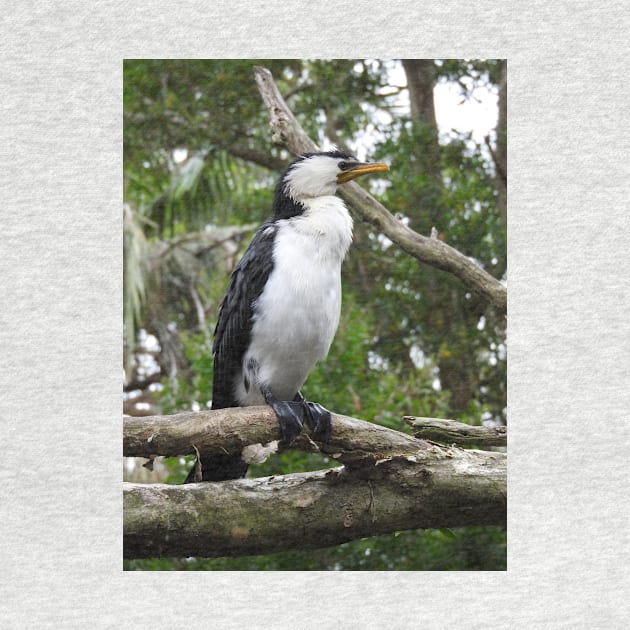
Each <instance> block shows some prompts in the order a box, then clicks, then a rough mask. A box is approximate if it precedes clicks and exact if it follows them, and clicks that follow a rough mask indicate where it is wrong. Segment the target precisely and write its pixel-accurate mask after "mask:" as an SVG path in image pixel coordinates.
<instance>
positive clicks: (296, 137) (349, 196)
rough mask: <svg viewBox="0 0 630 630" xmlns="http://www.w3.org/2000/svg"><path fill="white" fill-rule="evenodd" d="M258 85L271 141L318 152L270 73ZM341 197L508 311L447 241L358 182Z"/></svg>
mask: <svg viewBox="0 0 630 630" xmlns="http://www.w3.org/2000/svg"><path fill="white" fill-rule="evenodd" d="M254 70H255V77H256V84H257V85H258V90H259V91H260V94H261V97H262V99H263V101H264V103H265V105H266V106H267V109H268V111H269V116H270V121H271V129H272V140H273V142H275V143H276V144H281V145H284V146H286V147H287V148H288V149H289V151H291V152H292V153H293V154H295V155H299V154H301V153H306V152H309V151H317V145H316V144H315V143H314V142H313V141H312V140H311V139H310V138H309V137H308V135H307V134H306V132H305V131H304V129H302V126H301V125H300V123H299V122H298V121H297V119H296V118H295V116H294V115H293V112H292V111H291V110H290V109H289V107H288V105H287V104H286V102H285V100H284V99H283V98H282V95H281V94H280V91H279V90H278V87H277V86H276V84H275V82H274V80H273V77H272V76H271V72H269V70H267V69H266V68H262V67H260V66H256V67H255V69H254ZM340 195H341V197H342V198H343V199H344V200H346V201H347V202H348V203H350V204H351V205H352V207H353V208H354V209H355V210H356V211H357V212H358V213H359V214H360V215H361V216H362V217H363V218H364V219H365V220H367V221H369V222H370V223H371V224H372V225H374V226H375V227H376V228H378V229H379V230H380V231H381V232H383V234H385V235H386V236H387V237H388V238H390V239H391V240H392V241H393V242H395V243H397V244H398V245H399V246H400V247H401V248H402V249H403V250H404V251H406V252H407V253H408V254H411V255H412V256H414V257H415V258H417V259H418V260H420V261H421V262H423V263H426V264H428V265H431V266H433V267H436V268H438V269H442V270H443V271H447V272H449V273H452V274H453V275H455V276H457V277H458V278H459V279H460V280H462V281H463V282H464V284H465V285H466V286H467V287H468V288H469V289H470V290H471V291H474V292H475V293H478V294H479V295H481V296H482V297H484V298H485V299H486V300H488V301H489V302H490V303H491V304H493V305H494V306H495V307H496V308H498V309H500V310H501V311H502V312H504V313H505V312H506V310H507V289H506V288H505V286H503V285H502V284H501V283H500V282H499V281H498V280H497V279H496V278H494V277H493V276H491V275H490V274H489V273H487V272H486V271H485V270H484V269H482V268H481V267H480V266H479V265H477V264H476V263H475V262H474V261H473V260H471V259H470V258H468V257H467V256H465V255H464V254H462V253H461V252H459V251H457V250H456V249H454V248H453V247H451V246H450V245H447V244H446V243H445V242H444V241H440V240H437V239H431V238H429V237H426V236H422V235H421V234H418V233H417V232H414V231H413V230H412V229H411V228H409V227H408V226H406V225H404V224H403V223H402V222H401V221H399V220H398V219H396V218H395V217H394V216H393V215H392V214H391V213H390V212H389V211H388V210H387V209H386V208H385V207H384V206H383V205H382V204H380V203H379V202H378V201H377V200H376V199H374V197H372V196H371V195H370V194H369V193H367V192H366V191H365V190H364V189H363V188H361V187H360V186H359V185H358V184H357V183H355V182H349V183H347V184H344V186H343V188H342V189H340Z"/></svg>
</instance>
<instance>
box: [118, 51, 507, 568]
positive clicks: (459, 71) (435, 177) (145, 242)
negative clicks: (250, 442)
mask: <svg viewBox="0 0 630 630" xmlns="http://www.w3.org/2000/svg"><path fill="white" fill-rule="evenodd" d="M256 64H259V65H263V66H265V67H267V68H269V69H270V70H271V72H272V73H273V75H274V78H275V79H276V81H277V83H278V85H279V88H280V90H281V92H282V93H283V94H284V95H285V97H286V100H287V102H288V104H289V106H290V107H291V108H292V109H293V111H294V112H295V114H296V116H297V117H298V119H299V121H300V122H301V124H302V125H303V126H304V128H305V129H306V130H307V132H308V133H309V134H310V135H311V137H313V139H315V141H316V142H318V143H320V144H323V143H324V142H326V141H330V140H332V141H333V142H336V143H340V144H342V145H344V144H345V145H347V146H349V148H350V149H354V150H355V151H357V152H358V153H361V152H363V155H362V157H365V158H366V159H374V160H379V161H386V162H388V163H389V164H390V166H391V171H390V172H388V173H387V176H386V177H383V178H378V179H377V178H375V177H374V178H372V179H371V180H368V181H366V182H362V183H364V184H365V185H369V184H370V183H372V185H373V191H374V193H375V194H377V196H378V197H379V198H380V200H381V201H382V203H384V205H385V206H386V207H388V209H389V210H390V211H391V212H393V213H395V214H396V215H397V216H399V217H400V218H401V220H404V221H407V222H408V223H409V225H410V226H411V227H412V228H413V229H414V230H416V231H418V232H420V233H422V234H427V235H428V234H429V233H430V232H431V230H432V228H435V229H436V230H437V232H438V234H439V237H440V238H442V239H444V240H446V241H447V242H448V243H449V244H450V245H452V246H454V247H456V248H457V249H459V250H460V251H461V252H462V253H464V254H465V255H467V256H470V257H473V258H474V259H475V260H477V261H478V262H479V264H480V265H482V266H483V267H484V268H485V269H486V270H487V271H489V272H490V273H491V274H493V275H495V277H497V278H501V277H503V276H504V274H505V273H506V269H507V263H506V253H507V239H506V232H505V225H504V224H503V223H502V219H501V213H500V212H499V209H498V201H497V190H496V185H495V181H494V168H493V164H492V159H491V157H490V155H489V152H488V151H487V149H486V147H485V146H482V145H479V144H477V143H475V142H474V141H473V140H472V138H471V136H470V134H468V133H458V132H451V133H449V134H447V135H444V136H440V137H439V144H438V134H437V130H436V128H435V126H434V125H432V124H431V123H430V121H429V122H428V123H427V121H419V120H414V119H413V118H412V117H411V116H410V113H409V108H408V107H407V106H403V105H402V104H401V103H403V101H401V100H400V96H401V95H402V94H404V93H405V92H406V89H405V88H404V87H401V86H399V85H394V84H393V81H392V71H393V70H395V69H396V68H398V67H399V63H398V62H396V61H391V60H390V61H387V60H385V61H380V60H366V59H363V60H258V61H256V60H241V59H236V60H127V61H125V64H124V121H125V128H124V157H125V200H126V202H127V204H128V206H129V208H130V209H131V211H132V213H131V214H130V216H129V217H127V216H126V221H125V320H126V330H127V324H128V323H129V322H130V321H131V322H133V323H134V324H135V325H137V326H144V327H145V328H147V329H148V330H149V331H150V332H153V333H154V334H157V335H158V337H160V342H161V343H162V346H163V353H164V352H166V349H167V348H172V347H174V346H178V347H180V354H181V357H180V359H178V362H177V366H178V372H177V378H175V377H173V375H172V374H171V373H170V372H168V374H169V375H170V376H171V378H166V379H165V380H164V386H165V387H164V390H163V392H162V394H161V396H160V403H161V405H162V410H163V412H164V413H173V412H176V411H178V410H182V409H190V408H196V406H197V405H199V407H200V408H203V407H205V406H206V405H207V404H208V402H209V401H210V400H211V397H212V360H211V340H210V338H211V334H210V333H211V331H212V328H213V325H214V319H215V318H216V314H217V310H218V304H219V301H220V298H221V296H222V294H223V292H224V290H225V287H226V286H227V278H228V274H229V272H230V270H231V268H232V266H233V264H234V261H235V260H236V259H237V258H238V254H239V252H242V251H243V249H244V247H246V245H247V242H248V237H243V236H233V235H232V234H230V235H228V234H227V233H226V236H225V238H224V239H219V240H218V241H217V242H218V243H229V247H227V248H226V249H224V248H223V247H222V246H220V245H217V244H214V245H208V247H206V248H203V247H201V248H198V249H196V250H194V251H192V250H190V251H188V252H186V247H187V245H186V243H185V240H186V239H187V238H188V236H189V235H191V234H192V232H193V231H195V230H197V231H199V233H203V231H204V230H205V228H206V226H207V225H214V226H224V227H225V228H227V226H238V225H244V224H246V223H250V222H251V223H259V222H261V221H262V220H264V219H265V218H266V217H267V216H268V213H269V211H270V207H271V200H272V188H273V185H274V182H275V180H276V178H277V174H278V172H279V170H280V169H282V167H283V165H284V164H286V162H287V161H288V159H289V155H288V154H287V152H286V151H284V150H282V149H280V148H278V147H275V146H273V145H272V143H271V138H270V133H269V127H268V117H267V112H266V110H265V107H264V105H263V104H262V101H261V99H260V97H259V95H258V92H257V90H256V86H255V82H254V79H253V66H254V65H256ZM503 64H504V62H503V61H501V60H437V61H436V64H435V67H434V71H435V78H436V80H437V81H451V82H455V83H456V84H457V85H458V86H459V89H460V92H461V95H462V99H463V100H466V99H473V98H476V97H477V96H476V95H477V90H478V88H480V87H482V86H486V87H488V88H489V89H491V90H493V91H495V92H496V91H497V89H498V82H499V80H500V76H501V71H502V68H503ZM497 132H499V133H502V134H503V135H504V134H505V130H504V129H503V130H497ZM176 150H177V153H176ZM176 158H177V159H176ZM128 219H133V222H129V221H128ZM177 238H181V239H183V240H182V241H181V242H182V243H183V245H184V247H182V248H179V249H177V250H176V254H173V255H171V256H170V257H169V258H168V264H167V265H165V266H162V267H160V273H159V274H158V275H157V276H153V280H149V278H148V276H147V273H146V270H147V269H149V267H150V265H149V264H148V262H147V257H149V258H150V252H151V251H152V248H155V247H157V248H158V249H157V251H161V250H159V247H161V246H163V245H164V243H167V249H168V247H172V246H173V243H174V240H176V239H177ZM169 251H170V250H169ZM191 284H192V286H194V288H195V290H196V293H197V295H198V298H199V301H200V302H201V305H202V307H203V310H204V316H205V318H206V319H205V322H204V324H203V325H201V324H200V322H199V317H198V312H197V309H198V304H193V302H192V298H191V294H190V286H191ZM343 285H344V287H343V288H344V303H343V309H342V317H341V322H340V326H339V330H338V333H337V336H336V338H335V341H334V343H333V346H332V348H331V352H330V355H329V357H328V358H327V360H326V361H325V362H323V363H322V364H321V365H319V366H318V367H317V369H316V370H315V371H314V372H313V373H312V374H311V376H310V377H309V379H308V381H307V383H306V384H305V386H304V388H303V393H304V395H305V396H306V397H307V398H308V399H311V400H317V401H319V402H322V403H323V404H325V406H327V407H328V408H330V409H331V410H333V411H335V412H337V413H344V414H348V415H353V416H357V417H361V418H364V419H367V420H370V421H373V422H377V423H380V424H383V425H385V426H389V427H391V428H394V429H397V430H402V431H407V430H408V429H407V428H406V426H405V425H403V423H402V417H403V416H404V415H406V414H412V415H419V416H436V417H452V418H456V419H459V420H462V421H465V422H469V423H472V424H479V423H480V422H481V421H482V420H485V419H490V418H494V419H497V420H499V421H505V408H506V385H505V382H506V353H505V325H504V318H503V316H502V314H500V313H496V312H495V311H494V309H493V308H492V307H491V306H489V305H488V304H486V303H483V302H482V301H481V300H480V299H479V298H477V297H476V296H475V295H473V294H471V293H470V292H469V290H468V289H467V288H466V287H464V286H463V285H462V283H461V282H460V281H459V280H457V279H455V278H453V277H452V276H451V275H449V274H447V273H445V272H441V271H438V270H436V269H433V268H431V267H428V266H426V265H420V264H419V263H418V262H417V261H416V260H415V259H413V258H411V257H410V256H408V255H407V254H405V253H404V252H402V251H401V250H400V249H399V248H398V247H397V246H395V245H391V243H388V241H387V239H384V238H383V237H382V236H381V235H379V234H378V233H376V232H375V231H374V229H373V228H371V226H368V225H366V224H364V223H362V222H360V221H357V222H356V224H355V238H354V245H353V247H352V249H351V252H350V255H349V258H348V260H347V261H346V263H345V265H344V277H343ZM160 314H161V317H162V319H160V317H158V315H160ZM167 324H173V325H174V327H175V329H176V333H169V334H170V335H171V336H168V335H167V334H166V332H165V331H166V330H167V329H168V330H170V329H171V328H172V327H171V328H169V327H168V326H167ZM127 338H128V340H129V339H131V338H132V337H131V336H130V334H129V333H127ZM128 345H130V344H129V343H128ZM163 364H164V366H165V370H166V368H167V366H168V365H170V363H169V362H167V361H164V362H163ZM190 461H191V458H172V459H170V460H167V462H166V465H167V467H168V469H169V471H170V475H169V478H168V482H169V483H180V482H181V481H182V480H183V478H184V476H185V475H186V473H187V469H188V468H189V467H190V465H191V464H190ZM332 465H335V464H334V462H330V461H328V460H327V459H326V458H324V457H322V456H318V455H307V454H302V453H299V452H296V451H287V452H285V453H282V454H280V455H277V456H274V457H272V458H271V459H270V460H269V461H267V462H265V463H264V464H260V465H257V466H252V467H251V474H254V475H258V476H262V475H270V474H282V473H285V472H289V471H293V472H297V471H303V470H313V469H318V468H323V467H326V466H332ZM125 568H126V569H129V570H135V569H146V570H200V569H206V570H224V569H230V570H232V569H234V570H247V569H278V570H280V569H289V570H291V569H304V570H307V569H312V570H332V569H344V570H379V569H380V570H387V569H399V570H423V569H424V570H460V569H461V570H464V569H466V570H469V569H476V570H497V569H505V532H504V531H501V530H496V529H493V528H471V527H469V528H462V529H458V530H453V531H452V532H451V531H450V530H446V531H418V532H400V533H398V534H392V535H388V536H378V537H374V538H370V539H365V540H360V541H354V542H351V543H347V544H345V545H340V546H338V547H334V548H330V549H324V550H318V551H316V552H287V553H282V554H271V555H267V556H257V557H249V558H221V559H212V560H204V559H162V560H146V561H130V562H126V563H125Z"/></svg>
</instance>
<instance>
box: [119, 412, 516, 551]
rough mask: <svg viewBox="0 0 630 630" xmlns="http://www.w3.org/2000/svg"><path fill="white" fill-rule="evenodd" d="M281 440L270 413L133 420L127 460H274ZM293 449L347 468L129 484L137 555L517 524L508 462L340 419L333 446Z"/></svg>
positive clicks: (128, 531) (127, 507)
mask: <svg viewBox="0 0 630 630" xmlns="http://www.w3.org/2000/svg"><path fill="white" fill-rule="evenodd" d="M228 419H229V422H228ZM279 437H280V435H279V429H278V423H277V419H276V418H275V416H274V415H273V412H272V411H271V410H270V409H269V408H267V407H249V408H238V409H220V410H216V411H208V412H200V413H183V414H177V415H175V416H153V417H145V418H125V426H124V454H125V455H128V456H152V455H157V454H160V455H175V454H178V455H179V454H186V453H192V452H194V451H195V448H198V449H199V450H201V451H205V452H226V451H227V452H234V453H236V452H239V453H241V452H242V451H243V449H245V452H246V453H247V452H248V451H249V449H251V446H249V445H251V444H257V443H258V444H262V445H265V444H266V445H268V444H269V443H271V448H270V450H273V446H274V444H275V442H274V441H275V440H277V439H278V438H279ZM292 447H298V448H306V449H309V450H313V449H317V448H318V447H320V448H321V450H322V451H323V452H326V453H328V454H329V455H330V456H331V457H333V458H335V459H337V460H339V461H340V462H342V463H344V464H345V466H344V467H343V468H336V469H333V470H328V471H318V472H314V473H300V474H292V475H284V476H277V477H269V478H262V479H239V480H236V481H225V482H220V483H200V484H188V485H185V486H172V485H164V484H152V485H143V484H128V483H127V484H123V486H124V554H125V557H127V558H145V557H152V556H189V555H195V556H206V557H215V556H226V555H230V556H235V555H248V554H259V553H270V552H274V551H280V550H287V549H312V548H318V547H325V546H330V545H335V544H339V543H342V542H346V541H348V540H353V539H356V538H361V537H365V536H374V535H377V534H382V533H387V532H393V531H398V530H404V529H417V528H426V527H457V526H463V525H473V524H474V525H502V526H504V525H505V511H506V456H505V454H503V453H487V452H483V451H464V450H461V449H457V448H452V447H451V448H444V447H441V446H437V445H434V444H430V443H428V442H425V441H423V440H418V439H416V438H414V437H412V436H409V435H406V434H403V433H399V432H397V431H392V430H391V429H387V428H385V427H380V426H378V425H373V424H370V423H367V422H363V421H361V420H358V419H356V418H349V417H347V416H340V415H333V439H332V440H331V442H330V443H329V444H327V445H321V444H315V443H314V442H312V441H311V440H310V438H309V437H308V435H302V436H300V437H299V438H298V440H296V442H295V444H294V445H292ZM253 450H254V451H256V449H253ZM258 450H260V449H258Z"/></svg>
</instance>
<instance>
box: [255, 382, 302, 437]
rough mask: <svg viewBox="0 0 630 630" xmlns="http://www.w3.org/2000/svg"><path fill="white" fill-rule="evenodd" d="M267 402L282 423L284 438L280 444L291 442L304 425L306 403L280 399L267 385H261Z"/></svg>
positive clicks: (281, 429) (281, 428)
mask: <svg viewBox="0 0 630 630" xmlns="http://www.w3.org/2000/svg"><path fill="white" fill-rule="evenodd" d="M260 391H261V392H262V395H263V396H264V398H265V402H266V403H267V404H268V405H269V406H270V407H271V408H272V409H273V410H274V412H275V414H276V416H277V417H278V423H279V424H280V431H281V432H282V440H281V441H280V444H281V445H283V446H286V445H287V444H290V443H291V442H292V441H293V440H294V439H295V438H296V437H297V436H298V435H299V434H300V433H301V432H302V428H303V426H304V420H303V418H304V405H303V404H302V403H301V402H299V401H295V400H278V399H277V398H276V397H275V396H274V395H273V394H272V393H271V390H270V389H268V388H267V387H263V386H261V387H260Z"/></svg>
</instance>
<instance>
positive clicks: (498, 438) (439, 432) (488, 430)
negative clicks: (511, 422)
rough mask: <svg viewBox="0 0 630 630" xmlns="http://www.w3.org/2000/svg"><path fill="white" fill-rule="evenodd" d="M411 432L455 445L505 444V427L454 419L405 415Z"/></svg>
mask: <svg viewBox="0 0 630 630" xmlns="http://www.w3.org/2000/svg"><path fill="white" fill-rule="evenodd" d="M404 420H405V422H407V423H408V424H409V425H410V426H411V428H412V430H413V434H414V435H415V436H416V437H417V438H420V439H422V440H432V441H433V442H440V444H456V445H457V446H473V445H474V446H480V447H486V446H507V427H475V426H471V425H469V424H465V423H463V422H456V421H455V420H442V419H440V418H417V417H415V416H405V418H404Z"/></svg>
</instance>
